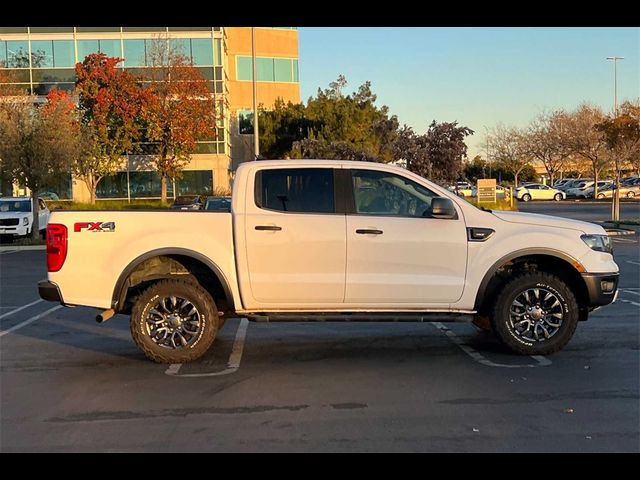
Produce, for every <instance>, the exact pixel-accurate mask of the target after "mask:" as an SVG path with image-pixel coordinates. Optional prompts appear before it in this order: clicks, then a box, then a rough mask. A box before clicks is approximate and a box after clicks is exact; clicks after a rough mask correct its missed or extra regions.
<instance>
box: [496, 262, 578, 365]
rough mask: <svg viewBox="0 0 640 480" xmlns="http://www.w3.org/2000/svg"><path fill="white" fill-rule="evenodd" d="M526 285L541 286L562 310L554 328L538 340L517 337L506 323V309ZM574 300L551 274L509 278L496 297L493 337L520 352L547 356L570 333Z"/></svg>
mask: <svg viewBox="0 0 640 480" xmlns="http://www.w3.org/2000/svg"><path fill="white" fill-rule="evenodd" d="M529 288H544V289H546V290H548V291H550V292H552V293H553V294H554V295H555V296H556V297H557V298H558V299H559V300H560V304H561V306H562V310H563V318H562V323H561V325H560V327H559V329H558V331H557V332H556V333H555V334H554V335H552V336H551V338H549V339H546V340H544V341H542V342H531V341H528V340H526V339H524V338H521V337H520V336H519V335H518V334H517V333H516V332H515V331H514V330H513V329H512V327H511V326H510V324H509V323H510V322H509V318H510V313H509V312H510V308H511V305H512V303H513V301H514V300H515V299H516V297H517V296H518V295H519V294H520V293H522V292H523V291H525V290H527V289H529ZM578 318H579V312H578V302H577V301H576V297H575V295H574V293H573V291H572V290H571V289H570V288H569V287H568V286H567V284H566V283H565V282H564V281H562V280H561V279H560V278H558V277H556V276H555V275H552V274H549V273H544V272H535V273H523V274H520V275H518V276H516V277H514V278H513V279H512V280H510V281H509V282H508V283H507V284H506V285H505V286H504V288H503V289H502V291H501V292H500V294H499V295H498V297H497V298H496V301H495V304H494V307H493V310H492V314H491V327H492V329H493V332H494V334H495V335H496V337H497V338H498V339H499V340H500V342H502V343H503V344H504V345H505V346H506V347H507V348H509V349H510V350H511V351H513V352H515V353H518V354H521V355H548V354H550V353H555V352H557V351H559V350H561V349H562V348H563V347H564V346H565V345H566V344H567V342H569V340H570V339H571V337H572V336H573V334H574V332H575V330H576V327H577V326H578Z"/></svg>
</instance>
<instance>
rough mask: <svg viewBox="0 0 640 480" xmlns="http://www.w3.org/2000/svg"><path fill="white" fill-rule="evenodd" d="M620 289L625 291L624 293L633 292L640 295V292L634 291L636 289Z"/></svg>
mask: <svg viewBox="0 0 640 480" xmlns="http://www.w3.org/2000/svg"><path fill="white" fill-rule="evenodd" d="M620 291H621V292H624V293H632V294H634V295H638V296H640V292H636V291H634V290H629V289H628V288H621V289H620Z"/></svg>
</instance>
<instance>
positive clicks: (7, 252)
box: [0, 250, 20, 255]
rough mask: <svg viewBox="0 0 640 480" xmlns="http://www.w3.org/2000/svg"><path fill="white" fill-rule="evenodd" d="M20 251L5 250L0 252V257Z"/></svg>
mask: <svg viewBox="0 0 640 480" xmlns="http://www.w3.org/2000/svg"><path fill="white" fill-rule="evenodd" d="M19 251H20V250H5V251H3V252H0V255H10V254H12V253H18V252H19Z"/></svg>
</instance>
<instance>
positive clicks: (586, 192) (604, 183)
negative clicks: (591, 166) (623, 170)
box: [576, 180, 613, 198]
mask: <svg viewBox="0 0 640 480" xmlns="http://www.w3.org/2000/svg"><path fill="white" fill-rule="evenodd" d="M590 183H591V185H590V186H588V187H587V188H584V189H581V190H580V191H579V192H578V193H576V197H577V198H593V192H594V191H595V189H594V185H595V182H590ZM609 185H613V180H598V191H600V190H602V189H603V188H605V187H608V186H609Z"/></svg>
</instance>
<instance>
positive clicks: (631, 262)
mask: <svg viewBox="0 0 640 480" xmlns="http://www.w3.org/2000/svg"><path fill="white" fill-rule="evenodd" d="M627 263H630V264H632V265H640V262H636V261H635V260H627Z"/></svg>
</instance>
